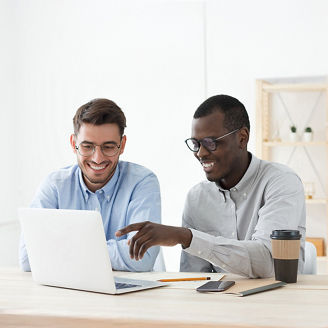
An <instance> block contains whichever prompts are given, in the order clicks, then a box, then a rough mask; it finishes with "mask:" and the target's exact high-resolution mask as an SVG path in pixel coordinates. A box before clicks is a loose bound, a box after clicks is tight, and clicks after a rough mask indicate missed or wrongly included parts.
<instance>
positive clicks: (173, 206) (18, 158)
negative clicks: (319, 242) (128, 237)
mask: <svg viewBox="0 0 328 328" xmlns="http://www.w3.org/2000/svg"><path fill="white" fill-rule="evenodd" d="M204 4H205V5H206V19H205V20H204ZM327 10H328V2H326V1H325V0H321V1H320V0H316V1H305V0H301V1H296V0H290V1H283V0H277V1H261V0H250V1H243V0H229V1H228V0H226V1H219V0H217V1H210V0H207V1H178V0H176V1H174V0H167V1H165V0H163V1H159V0H158V1H151V0H148V1H146V0H137V1H133V0H130V1H127V0H123V1H107V0H102V1H101V0H96V1H94V0H84V1H77V0H76V1H74V0H65V1H64V0H27V1H23V0H16V1H11V0H0V15H1V17H0V18H1V20H0V24H1V25H4V28H2V27H3V26H1V31H0V33H1V34H0V36H1V41H2V44H4V45H6V47H4V49H5V51H1V64H0V67H1V76H0V87H1V91H2V92H3V96H2V99H3V102H2V106H1V118H4V120H2V129H1V137H2V140H5V141H6V145H5V153H4V154H3V156H2V159H3V160H2V161H1V164H0V165H1V166H0V167H1V172H3V176H2V188H1V191H0V193H1V194H0V200H1V208H3V211H2V213H4V214H3V215H1V220H7V219H12V220H14V219H15V218H16V208H17V207H18V206H27V205H28V204H29V202H30V200H31V198H32V197H33V194H34V192H35V189H36V188H37V186H38V184H39V182H40V181H41V179H42V178H43V177H44V176H45V175H46V174H47V173H48V172H50V171H51V170H55V169H57V168H59V167H63V166H65V165H69V164H70V163H72V162H74V160H75V159H74V156H73V155H72V154H71V150H70V146H69V135H70V133H71V131H72V124H71V122H72V117H73V115H74V113H75V111H76V109H77V108H78V107H79V106H80V105H81V104H83V103H85V102H87V101H88V100H90V99H92V98H96V97H107V98H109V99H112V100H114V101H115V102H117V103H118V105H120V106H121V107H122V109H123V110H124V112H125V114H126V116H127V124H128V128H127V130H126V134H127V137H128V144H127V148H126V153H125V154H124V156H123V159H124V160H130V161H134V162H137V163H140V164H143V165H145V166H147V167H149V168H151V169H152V170H154V171H155V173H156V174H157V175H158V177H159V180H160V183H161V189H162V200H163V223H165V224H172V225H180V222H181V212H182V208H183V203H184V199H185V194H186V192H187V190H188V189H189V188H190V187H191V186H192V185H194V184H195V183H197V182H198V181H200V180H201V179H203V178H204V177H203V173H202V170H201V168H200V166H199V165H198V164H197V162H196V160H194V158H193V156H192V154H190V152H188V150H187V149H186V147H185V145H184V142H183V141H184V139H185V138H187V137H189V135H190V123H191V119H192V114H193V112H194V111H195V109H196V108H197V106H198V105H199V104H200V103H201V102H202V101H203V100H204V97H205V95H207V96H210V95H213V94H218V93H227V94H231V95H233V96H236V97H237V98H239V99H240V100H241V101H242V102H244V104H245V105H246V107H247V108H248V111H249V114H250V118H251V125H252V134H251V142H250V150H251V151H255V147H254V145H255V136H254V131H255V126H254V125H255V122H254V119H255V89H254V83H255V82H254V81H255V79H256V78H259V77H274V76H304V75H323V74H327V72H328V69H327V58H328V47H327V43H326V41H325V40H326V32H327V31H328V20H327V19H326V13H327ZM204 22H206V25H204ZM204 27H206V31H207V36H206V38H205V39H204ZM204 44H205V45H206V47H205V48H204ZM205 54H206V55H207V57H206V59H207V66H204V63H205V62H206V61H204V59H205V58H204V55H205ZM204 67H207V69H206V71H204ZM206 76H207V80H205V79H204V77H206ZM206 86H207V90H205V88H206ZM8 136H9V138H8ZM0 229H1V226H0ZM8 236H9V235H8ZM8 238H9V237H8ZM10 238H11V237H10ZM11 240H12V239H11ZM8 243H9V242H8ZM0 247H1V245H0ZM12 254H14V252H13V253H10V256H8V261H7V262H8V263H12V256H13V255H12ZM179 254H180V248H179V247H174V248H165V249H164V255H165V260H166V265H167V269H168V270H172V271H173V270H178V263H179Z"/></svg>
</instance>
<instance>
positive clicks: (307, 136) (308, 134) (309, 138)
mask: <svg viewBox="0 0 328 328" xmlns="http://www.w3.org/2000/svg"><path fill="white" fill-rule="evenodd" d="M312 137H313V132H312V128H310V127H309V126H307V127H306V128H305V129H304V133H303V141H305V142H311V141H312Z"/></svg>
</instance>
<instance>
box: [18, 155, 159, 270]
mask: <svg viewBox="0 0 328 328" xmlns="http://www.w3.org/2000/svg"><path fill="white" fill-rule="evenodd" d="M31 207H43V208H57V209H76V210H97V211H100V212H101V216H102V220H103V225H104V230H105V235H106V240H107V247H108V253H109V257H110V260H111V263H112V267H113V269H114V270H122V271H150V270H151V269H152V268H153V265H154V262H155V259H156V256H157V254H158V252H159V247H151V248H150V249H148V250H147V252H146V254H145V255H144V257H143V259H142V260H140V261H135V260H131V259H130V256H129V246H128V245H127V238H131V236H132V235H133V233H132V234H129V235H128V236H123V237H120V238H116V237H115V232H116V231H117V230H118V229H120V228H122V227H124V226H126V225H128V224H131V223H135V222H141V221H145V220H148V221H153V222H156V223H160V222H161V199H160V190H159V183H158V180H157V177H156V175H155V174H154V173H153V172H151V171H150V170H148V169H146V168H145V167H143V166H140V165H138V164H134V163H129V162H124V161H119V163H118V165H117V168H116V170H115V173H114V175H113V176H112V178H111V179H110V180H109V181H108V183H107V184H106V185H105V186H104V187H103V188H101V189H99V190H97V191H96V192H95V193H93V192H91V191H90V190H89V189H88V188H87V186H86V185H85V183H84V180H83V177H82V172H81V170H80V168H79V166H78V165H73V166H69V167H65V168H63V169H61V170H58V171H56V172H53V173H51V174H50V175H49V176H48V177H47V178H46V179H45V181H44V182H43V183H42V184H41V186H40V187H39V189H38V191H37V194H36V196H35V198H34V200H33V201H32V204H31ZM19 255H20V256H19V261H20V265H21V268H22V269H23V270H24V271H30V270H31V269H30V265H29V261H28V256H27V252H26V248H25V243H24V237H23V236H22V237H21V242H20V254H19Z"/></svg>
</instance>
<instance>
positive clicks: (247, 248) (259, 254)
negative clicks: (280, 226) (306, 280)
mask: <svg viewBox="0 0 328 328" xmlns="http://www.w3.org/2000/svg"><path fill="white" fill-rule="evenodd" d="M191 232H192V235H193V238H192V242H191V244H190V247H189V248H187V249H185V251H186V252H187V253H189V254H191V255H195V256H198V257H200V258H202V259H204V260H207V261H209V262H210V263H212V264H213V265H215V266H219V267H221V268H222V269H223V270H225V271H228V272H231V273H235V274H239V275H242V276H246V277H250V278H258V277H261V278H264V277H271V276H273V274H274V270H273V261H272V257H271V253H270V250H269V249H268V248H267V246H265V244H264V243H263V242H262V241H260V240H235V239H228V238H224V237H215V236H212V235H209V234H207V233H204V232H200V231H195V230H193V229H191Z"/></svg>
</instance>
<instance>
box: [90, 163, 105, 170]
mask: <svg viewBox="0 0 328 328" xmlns="http://www.w3.org/2000/svg"><path fill="white" fill-rule="evenodd" d="M107 165H108V164H106V165H104V164H102V165H95V164H89V166H90V168H92V169H93V170H95V171H101V170H103V169H105V168H106V167H107Z"/></svg>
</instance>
